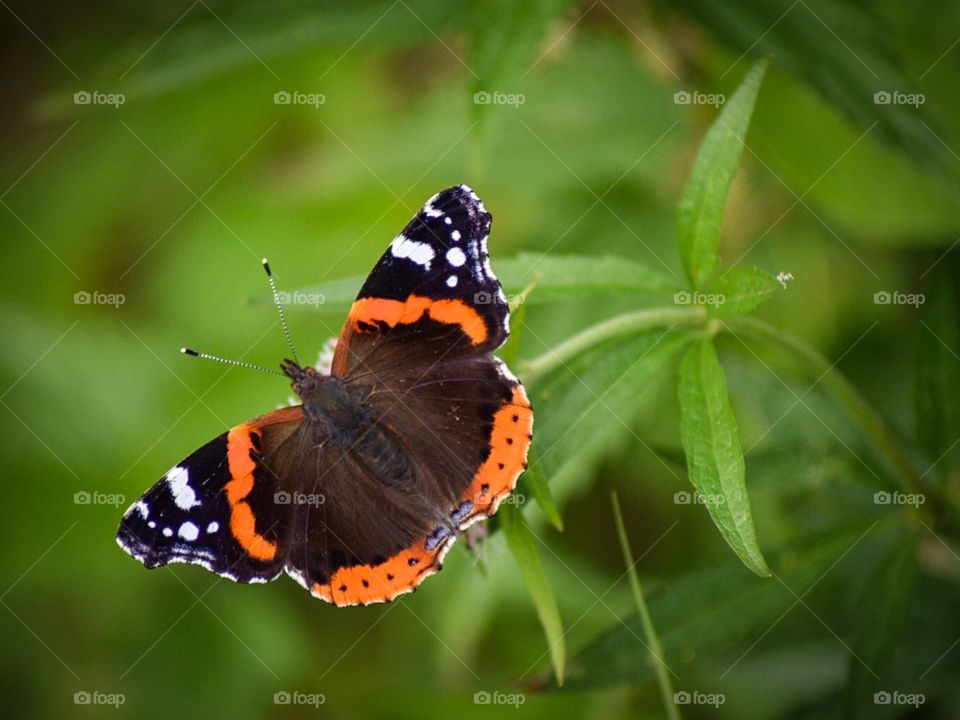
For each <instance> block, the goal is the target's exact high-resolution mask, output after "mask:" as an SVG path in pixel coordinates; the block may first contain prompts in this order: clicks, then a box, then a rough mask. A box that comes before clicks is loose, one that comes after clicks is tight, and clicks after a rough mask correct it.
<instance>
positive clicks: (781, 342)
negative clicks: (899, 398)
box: [726, 317, 924, 493]
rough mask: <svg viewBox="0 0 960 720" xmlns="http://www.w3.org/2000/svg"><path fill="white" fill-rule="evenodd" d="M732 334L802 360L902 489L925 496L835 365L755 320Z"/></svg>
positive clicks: (732, 323)
mask: <svg viewBox="0 0 960 720" xmlns="http://www.w3.org/2000/svg"><path fill="white" fill-rule="evenodd" d="M726 325H727V328H728V330H730V331H734V330H736V331H738V332H742V333H744V334H746V335H750V336H752V337H755V338H757V339H758V340H762V341H765V342H769V343H773V344H774V345H775V346H777V347H779V348H780V349H781V350H784V351H786V352H788V353H793V354H794V356H795V357H798V358H799V359H800V360H802V361H803V362H804V363H805V364H806V365H807V366H808V367H809V368H810V369H811V371H812V372H811V375H812V377H813V378H814V380H816V381H817V382H822V383H823V385H824V386H825V387H826V388H827V389H828V390H829V391H830V392H831V393H832V394H833V396H834V397H835V398H836V399H837V400H839V401H840V402H841V403H842V404H843V405H845V406H846V407H847V409H848V410H849V411H850V413H851V414H852V415H853V416H854V417H855V418H856V419H857V421H858V422H859V423H860V424H861V425H862V426H863V429H864V431H865V432H866V434H867V437H869V438H870V440H871V441H872V442H873V444H874V445H875V446H876V448H877V450H878V451H879V452H880V454H881V455H882V456H883V457H885V458H886V459H887V461H888V462H889V463H890V465H891V466H892V467H893V468H894V469H895V470H896V471H897V474H898V475H899V476H900V479H901V481H902V482H903V485H904V486H905V488H906V489H907V490H910V491H913V492H921V493H922V492H924V486H923V484H922V483H921V481H920V477H919V476H918V475H917V471H916V469H915V468H914V467H913V465H912V464H911V462H910V460H909V458H908V457H907V453H906V452H905V451H904V449H903V447H902V446H901V445H900V443H899V441H898V440H897V439H896V438H895V437H894V436H893V435H892V434H891V433H890V431H889V430H888V429H887V427H886V425H885V424H884V422H883V419H882V417H881V416H880V413H879V412H877V410H876V409H875V408H874V407H873V406H872V405H870V403H869V402H867V400H866V399H865V398H864V397H863V396H862V395H861V394H860V393H859V392H858V391H857V389H856V388H855V387H854V386H853V385H852V384H851V383H850V381H849V380H847V379H846V378H845V377H844V376H843V375H842V374H841V373H840V371H839V370H837V369H836V367H835V363H831V362H830V361H829V360H828V359H827V358H825V357H824V356H823V355H821V354H820V353H819V352H817V351H816V350H814V349H813V348H812V347H810V346H809V345H807V344H805V343H803V342H801V341H800V340H798V339H797V338H795V337H792V336H790V335H787V334H786V333H784V332H781V331H780V330H779V329H778V328H776V327H774V326H772V325H768V324H767V323H765V322H762V321H760V320H754V319H753V318H744V317H741V318H736V319H734V320H728V321H727V322H726Z"/></svg>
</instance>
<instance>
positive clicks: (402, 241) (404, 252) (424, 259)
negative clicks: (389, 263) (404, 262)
mask: <svg viewBox="0 0 960 720" xmlns="http://www.w3.org/2000/svg"><path fill="white" fill-rule="evenodd" d="M390 252H391V253H392V254H393V256H394V257H395V258H406V259H408V260H412V261H413V262H415V263H417V265H422V266H423V267H424V268H426V269H427V270H429V269H430V263H431V261H433V257H434V255H435V253H434V252H433V248H432V247H430V245H428V244H427V243H422V242H417V241H416V240H411V239H410V238H408V237H406V236H405V235H398V236H397V237H396V239H395V240H394V241H393V242H392V243H390Z"/></svg>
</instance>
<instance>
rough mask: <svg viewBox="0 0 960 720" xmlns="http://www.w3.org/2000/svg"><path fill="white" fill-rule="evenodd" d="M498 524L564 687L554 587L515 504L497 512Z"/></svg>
mask: <svg viewBox="0 0 960 720" xmlns="http://www.w3.org/2000/svg"><path fill="white" fill-rule="evenodd" d="M497 516H498V517H499V518H500V525H501V527H502V528H503V532H504V535H505V536H506V538H507V545H508V546H509V547H510V552H511V553H512V554H513V557H514V559H515V560H516V561H517V566H518V567H519V568H520V574H521V575H522V576H523V582H524V584H525V585H526V586H527V591H528V592H529V593H530V598H531V599H532V600H533V604H534V607H536V609H537V616H538V617H539V618H540V624H541V625H542V626H543V632H544V634H545V635H546V636H547V644H548V645H549V649H550V660H551V662H552V663H553V673H554V676H555V677H556V679H557V684H558V685H563V679H564V665H565V663H566V657H567V647H566V643H565V641H564V633H563V623H562V622H561V620H560V609H559V608H558V607H557V599H556V597H555V596H554V594H553V588H552V587H551V586H550V581H549V580H548V579H547V574H546V573H545V572H544V570H543V562H542V561H541V560H540V551H539V550H538V549H537V541H536V539H535V538H534V537H533V533H532V532H531V531H530V528H529V527H527V524H526V522H524V519H523V513H522V512H521V511H520V508H518V507H517V506H516V505H512V504H505V505H504V506H503V507H501V508H500V512H498V513H497Z"/></svg>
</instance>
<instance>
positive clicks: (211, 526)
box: [207, 520, 220, 533]
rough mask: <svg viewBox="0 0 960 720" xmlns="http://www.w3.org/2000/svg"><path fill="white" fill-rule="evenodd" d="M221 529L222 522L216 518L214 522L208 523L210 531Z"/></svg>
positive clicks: (208, 530)
mask: <svg viewBox="0 0 960 720" xmlns="http://www.w3.org/2000/svg"><path fill="white" fill-rule="evenodd" d="M219 529H220V523H218V522H217V521H216V520H214V521H213V522H212V523H210V524H209V525H207V532H208V533H215V532H216V531H217V530H219Z"/></svg>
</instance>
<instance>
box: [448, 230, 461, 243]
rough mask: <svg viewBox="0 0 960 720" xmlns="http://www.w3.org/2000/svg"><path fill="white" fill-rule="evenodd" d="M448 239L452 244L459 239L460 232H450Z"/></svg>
mask: <svg viewBox="0 0 960 720" xmlns="http://www.w3.org/2000/svg"><path fill="white" fill-rule="evenodd" d="M450 239H451V240H453V241H454V242H457V241H458V240H459V239H460V231H459V230H452V231H451V232H450Z"/></svg>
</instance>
